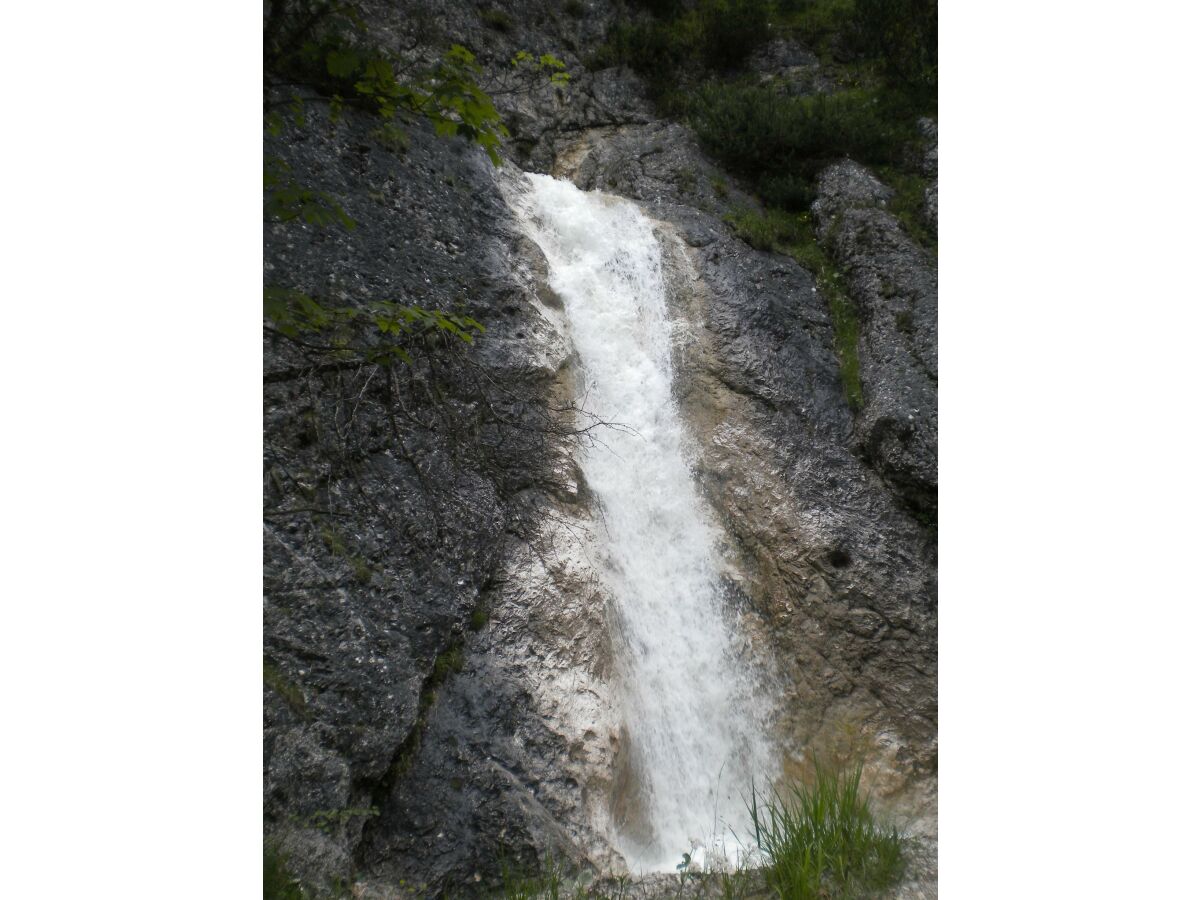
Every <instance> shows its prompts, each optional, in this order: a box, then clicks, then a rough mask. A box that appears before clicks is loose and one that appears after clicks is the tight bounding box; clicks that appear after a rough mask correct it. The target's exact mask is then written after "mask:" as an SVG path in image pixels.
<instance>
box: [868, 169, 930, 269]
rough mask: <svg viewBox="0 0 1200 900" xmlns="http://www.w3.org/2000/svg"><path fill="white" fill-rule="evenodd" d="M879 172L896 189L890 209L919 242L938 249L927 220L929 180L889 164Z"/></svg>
mask: <svg viewBox="0 0 1200 900" xmlns="http://www.w3.org/2000/svg"><path fill="white" fill-rule="evenodd" d="M878 173H879V177H880V178H881V179H883V180H884V181H885V182H887V184H888V185H889V186H890V187H891V188H892V189H893V190H894V191H895V193H894V194H893V195H892V199H891V200H889V201H888V209H889V210H890V211H891V212H892V214H893V215H894V216H895V217H896V218H897V219H898V220H899V221H900V224H901V225H903V226H904V230H905V231H907V232H908V233H909V235H911V236H912V238H913V239H914V240H915V241H916V242H917V243H919V244H921V245H922V246H924V247H928V248H929V249H931V250H935V251H936V250H937V235H936V234H934V233H933V232H931V231H930V229H929V226H928V224H927V223H926V220H925V189H926V188H928V187H929V180H928V179H927V178H925V177H924V176H921V175H916V174H913V173H912V172H905V171H904V170H902V169H898V168H894V167H888V166H885V167H882V168H880V169H879V170H878Z"/></svg>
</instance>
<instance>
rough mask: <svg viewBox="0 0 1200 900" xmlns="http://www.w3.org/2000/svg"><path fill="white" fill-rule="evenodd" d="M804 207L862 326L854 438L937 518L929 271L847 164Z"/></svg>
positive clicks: (916, 506) (829, 174) (865, 179)
mask: <svg viewBox="0 0 1200 900" xmlns="http://www.w3.org/2000/svg"><path fill="white" fill-rule="evenodd" d="M818 191H819V195H818V198H817V200H816V201H815V202H814V203H813V214H814V216H815V217H816V221H817V227H818V230H819V232H820V234H821V235H822V237H823V239H824V240H825V241H826V242H827V244H828V245H829V246H830V247H831V248H832V252H833V254H834V256H835V258H836V259H837V261H838V263H839V264H840V265H841V267H842V268H843V269H844V270H845V271H846V273H847V275H848V287H849V292H850V296H851V298H852V299H853V301H854V304H855V307H856V309H857V312H858V316H859V319H860V322H861V326H862V333H861V335H860V342H859V355H860V359H861V370H862V383H863V396H864V408H863V410H862V412H861V414H860V415H859V416H858V417H857V420H856V423H855V436H856V444H857V446H858V448H859V450H860V451H861V452H862V453H863V454H864V456H865V457H866V458H867V459H868V460H870V461H871V463H872V465H874V467H875V468H876V470H877V471H878V472H879V473H880V474H881V475H882V476H883V477H884V478H885V479H886V480H887V481H888V483H889V484H890V485H891V486H892V487H893V488H894V489H895V490H896V492H897V494H898V495H899V496H900V497H901V498H902V499H903V500H904V501H905V502H906V503H907V504H908V505H909V506H910V507H911V508H912V509H913V510H915V511H916V512H917V514H918V515H919V516H920V517H921V518H922V519H923V520H927V521H929V520H934V519H936V515H937V268H936V264H935V261H934V260H933V258H932V257H931V256H930V254H929V253H928V251H926V250H924V249H923V248H921V247H920V246H919V245H917V244H916V242H914V241H913V240H912V238H910V237H909V236H908V235H907V234H906V233H905V232H904V230H903V229H902V228H901V226H900V223H899V222H898V221H897V220H896V218H895V216H893V215H892V214H891V213H889V212H887V211H886V210H884V209H882V208H880V207H881V206H882V204H883V203H884V202H885V201H886V199H887V198H888V196H889V193H888V191H887V189H886V188H885V187H884V185H883V184H882V183H881V182H879V181H878V179H876V178H874V176H872V175H871V174H870V173H869V172H867V171H866V170H865V169H864V168H863V167H862V166H859V165H857V164H855V163H851V162H843V163H837V164H836V165H833V166H830V167H829V168H828V169H826V170H825V171H824V172H823V173H822V174H821V176H820V178H819V180H818Z"/></svg>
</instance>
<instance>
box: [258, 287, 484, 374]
mask: <svg viewBox="0 0 1200 900" xmlns="http://www.w3.org/2000/svg"><path fill="white" fill-rule="evenodd" d="M263 316H264V318H266V319H267V321H268V322H270V324H271V327H272V328H274V330H275V331H278V332H279V333H280V334H282V335H283V336H284V337H288V338H291V339H292V340H296V341H300V342H301V343H305V344H306V345H307V346H309V347H312V348H313V349H318V350H323V351H324V352H326V353H327V354H328V355H329V356H330V357H331V358H333V359H347V360H350V359H361V360H363V361H365V362H374V363H381V364H384V365H387V364H391V363H394V362H395V361H396V360H397V359H398V360H400V361H401V362H404V363H411V362H412V355H411V354H410V353H409V351H408V349H406V347H405V346H404V345H403V343H402V342H403V341H412V340H413V339H416V338H419V337H421V336H423V335H428V334H437V333H445V334H449V335H452V336H453V337H455V338H457V339H458V340H461V341H463V342H464V343H467V344H470V343H473V342H474V339H475V334H482V333H483V331H484V327H483V325H482V324H481V323H479V322H478V321H476V320H475V319H473V318H471V317H470V316H464V315H456V314H451V313H444V312H441V311H440V310H436V309H425V308H424V307H421V306H406V305H404V304H400V303H393V302H392V301H389V300H377V301H375V302H373V303H370V304H369V305H368V306H367V307H366V308H365V309H360V308H357V307H353V306H325V305H324V304H322V303H321V302H319V301H318V300H316V299H314V298H313V297H311V296H309V295H308V294H306V293H304V292H303V291H298V290H295V289H292V288H283V287H279V286H275V285H268V286H267V287H265V288H264V289H263ZM318 341H319V342H318Z"/></svg>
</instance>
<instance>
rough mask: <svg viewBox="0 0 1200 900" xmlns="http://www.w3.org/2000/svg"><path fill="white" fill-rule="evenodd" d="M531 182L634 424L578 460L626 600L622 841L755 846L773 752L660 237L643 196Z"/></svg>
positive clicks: (550, 242)
mask: <svg viewBox="0 0 1200 900" xmlns="http://www.w3.org/2000/svg"><path fill="white" fill-rule="evenodd" d="M525 179H526V182H525V183H524V184H523V185H521V186H519V187H518V188H517V189H510V191H509V194H510V203H511V204H512V206H513V208H514V209H515V210H516V212H517V214H518V215H519V217H520V218H521V221H522V224H523V226H524V228H525V230H526V232H527V233H528V234H529V236H530V237H531V238H532V239H533V240H534V241H535V242H536V243H537V244H538V245H539V246H540V247H541V249H542V251H543V252H544V253H545V255H546V258H547V260H548V262H549V271H550V275H549V278H550V285H551V287H552V288H553V289H554V290H555V291H556V293H557V294H558V295H559V296H560V297H561V298H562V301H563V304H564V308H565V313H566V318H567V322H568V329H569V333H570V338H571V340H572V342H573V343H574V346H575V349H576V351H577V352H578V355H579V359H580V361H581V364H582V369H583V377H584V379H585V383H586V389H585V390H584V391H583V392H582V395H581V398H580V402H581V403H582V404H584V408H585V409H586V410H587V411H589V412H592V413H594V414H596V415H598V416H600V417H601V418H603V419H606V420H608V421H611V422H619V423H621V424H622V425H624V426H628V428H627V429H620V428H614V429H607V430H605V431H604V432H603V433H602V434H600V435H599V442H597V443H596V444H595V445H594V446H592V447H590V448H588V449H586V450H584V451H581V458H580V460H579V462H580V466H581V468H582V470H583V472H584V475H585V477H586V479H587V483H588V486H589V487H590V489H591V491H592V492H593V494H594V495H595V496H596V498H597V499H598V502H599V509H600V513H601V515H602V517H603V528H602V529H601V534H602V536H603V539H604V541H605V546H603V547H602V548H601V554H602V559H601V567H602V572H601V574H602V577H603V578H604V580H605V582H606V584H607V586H608V589H609V591H610V593H611V595H612V596H613V598H614V600H615V605H616V608H615V610H614V612H615V615H614V616H613V617H612V618H613V619H614V621H615V622H616V625H615V627H616V629H617V632H618V633H617V634H615V635H614V645H615V646H616V648H617V655H618V660H617V666H618V674H619V680H620V684H619V685H618V695H619V696H620V698H621V700H622V704H623V709H622V715H623V718H624V721H623V722H622V729H621V731H622V734H623V736H624V737H623V744H622V749H621V754H622V760H623V762H622V765H623V767H624V769H625V771H626V773H627V775H626V776H625V778H624V779H623V780H624V782H625V783H626V786H625V787H624V788H623V790H624V793H625V796H623V797H622V798H620V800H621V802H620V803H619V804H615V806H617V807H619V808H618V809H616V810H615V812H614V830H615V834H616V837H615V840H616V844H617V847H618V849H619V850H620V851H621V852H622V853H623V855H624V856H625V857H626V859H627V860H628V861H629V864H630V866H631V868H633V869H635V870H641V871H669V870H672V869H673V868H674V867H675V865H676V864H677V863H679V862H680V861H681V858H682V856H683V854H684V853H685V852H688V853H690V854H691V855H692V857H693V858H694V859H695V858H698V857H699V856H700V855H702V854H704V853H706V852H707V853H711V852H712V850H713V848H714V847H715V848H717V849H718V850H719V849H720V848H721V846H722V845H724V850H725V853H726V855H728V856H733V855H734V853H736V847H737V843H738V839H740V841H741V842H743V843H746V842H748V838H747V831H746V828H745V826H746V821H747V819H748V814H747V812H746V806H745V801H746V799H747V798H748V796H749V792H750V780H751V778H757V779H758V780H759V782H760V783H762V782H763V781H764V779H769V778H770V776H771V774H772V772H771V766H772V757H771V754H770V753H769V752H768V750H767V746H766V737H765V734H764V723H763V716H762V714H761V712H759V707H760V705H761V704H760V702H759V695H758V692H757V691H756V690H755V688H754V683H753V681H754V680H753V678H752V676H751V675H750V673H749V672H748V671H747V665H746V663H744V662H741V661H739V657H738V654H737V652H736V647H737V640H736V637H735V634H734V628H733V626H732V624H731V621H730V616H729V615H728V614H727V611H726V610H725V609H724V608H723V607H724V604H723V602H722V596H721V591H720V587H719V579H718V569H719V565H720V561H719V559H718V557H717V551H716V546H717V537H718V535H717V533H716V531H715V529H716V526H715V525H714V524H713V523H712V515H711V513H710V512H709V511H708V510H707V509H706V507H705V506H704V504H703V503H702V501H701V498H700V495H699V491H698V489H697V486H696V484H695V480H694V478H693V475H692V472H691V468H690V466H689V464H688V461H687V458H686V453H685V447H686V443H685V431H684V426H683V421H682V418H681V415H680V411H679V408H678V405H677V404H676V402H675V399H674V397H673V395H672V380H673V367H672V362H671V323H670V320H669V318H668V315H667V303H666V291H665V287H664V279H663V272H662V251H661V247H660V246H659V242H658V240H657V239H656V237H655V234H654V230H653V227H652V225H651V223H650V221H649V220H648V219H647V218H646V217H645V216H644V215H643V214H642V213H641V211H640V210H639V208H638V207H637V206H636V205H635V204H634V203H632V202H630V201H627V200H623V199H620V198H617V197H612V196H608V195H605V194H601V193H585V192H583V191H581V190H579V189H578V188H576V187H575V186H574V185H572V184H570V183H569V182H566V181H556V180H554V179H552V178H550V177H548V176H545V175H527V176H525ZM620 780H621V779H619V781H620ZM710 860H711V857H710Z"/></svg>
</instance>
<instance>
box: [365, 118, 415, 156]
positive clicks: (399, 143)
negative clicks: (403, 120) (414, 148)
mask: <svg viewBox="0 0 1200 900" xmlns="http://www.w3.org/2000/svg"><path fill="white" fill-rule="evenodd" d="M371 137H373V138H374V139H375V140H376V141H378V142H379V144H380V145H381V146H383V147H384V148H386V149H388V150H391V151H392V152H393V153H395V154H396V155H397V156H403V155H404V154H405V153H407V152H408V145H409V138H408V132H407V131H405V130H404V129H403V128H401V127H400V126H399V125H397V124H396V123H395V122H384V123H383V124H382V125H380V126H379V127H378V128H376V129H375V130H374V131H372V132H371Z"/></svg>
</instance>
